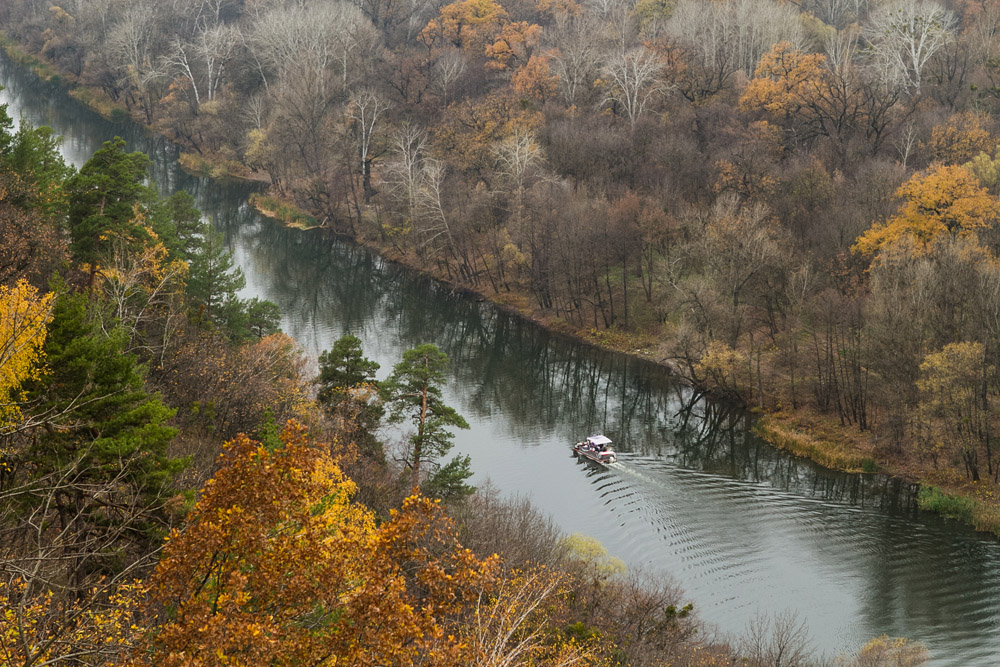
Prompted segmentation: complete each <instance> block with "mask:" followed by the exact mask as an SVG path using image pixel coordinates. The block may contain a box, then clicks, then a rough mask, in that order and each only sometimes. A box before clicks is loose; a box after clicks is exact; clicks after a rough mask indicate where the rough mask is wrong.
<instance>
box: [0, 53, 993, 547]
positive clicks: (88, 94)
mask: <svg viewBox="0 0 1000 667" xmlns="http://www.w3.org/2000/svg"><path fill="white" fill-rule="evenodd" d="M2 45H3V47H4V48H5V50H6V51H7V53H8V54H9V55H10V57H11V58H12V59H13V60H14V61H16V62H18V63H19V64H21V65H24V66H26V67H29V68H31V69H32V70H33V71H35V72H36V73H37V74H38V75H39V76H40V77H41V78H42V79H44V80H46V81H50V82H54V83H62V84H72V83H73V82H72V78H71V77H66V76H62V75H60V74H59V73H58V72H57V71H55V70H54V69H53V68H52V67H51V66H50V65H49V64H48V63H46V62H44V61H43V60H41V59H39V58H37V57H35V56H31V55H29V54H26V53H24V52H23V51H22V50H20V49H19V48H18V47H17V45H15V44H13V43H12V42H11V41H10V40H3V42H2ZM70 92H71V95H72V96H73V97H74V98H75V99H77V100H78V101H80V102H81V103H84V104H86V105H88V106H90V107H91V108H94V109H95V110H97V111H98V112H100V113H101V114H102V115H104V116H106V117H117V116H124V115H127V114H128V111H127V110H126V109H125V108H124V106H122V105H120V104H116V103H113V102H112V101H111V100H109V99H108V98H107V97H105V96H103V95H102V94H101V93H99V92H98V91H96V89H92V88H86V87H78V86H72V85H71V91H70ZM181 164H182V166H183V167H184V168H185V169H187V170H189V171H192V172H194V173H198V174H201V175H206V176H211V177H214V178H223V177H234V178H243V179H248V180H261V179H262V176H261V175H260V174H254V173H252V172H251V171H250V170H249V169H247V168H246V167H245V166H244V165H241V164H239V163H238V162H237V161H235V160H234V159H233V158H232V156H228V155H196V154H192V153H186V154H184V155H183V156H182V157H181ZM252 203H253V205H254V206H255V207H256V208H257V210H259V211H260V212H261V213H262V214H264V215H266V216H268V217H272V218H275V219H277V220H280V221H281V222H282V223H283V224H286V225H289V226H293V227H296V228H301V229H307V228H312V227H316V226H320V223H319V221H317V219H316V218H315V217H313V216H312V215H310V214H309V213H308V212H305V211H301V210H299V209H296V208H295V207H294V206H292V205H290V204H288V203H286V202H283V201H281V200H280V199H278V198H275V197H273V196H269V195H259V196H255V197H254V198H253V199H252ZM356 240H357V241H358V242H360V243H362V244H364V245H367V246H369V247H371V248H373V249H375V250H377V251H379V252H380V253H383V254H384V255H385V256H387V257H388V258H390V259H393V260H394V261H398V262H400V263H402V264H405V265H407V266H410V267H412V268H415V269H417V270H419V271H423V272H426V273H429V274H431V275H434V276H435V277H436V278H438V279H441V280H445V281H447V278H448V276H446V275H443V274H442V272H441V270H440V268H439V267H437V268H436V267H435V266H434V265H433V264H429V263H427V262H421V261H420V260H419V259H418V258H417V257H416V256H414V255H412V254H410V253H406V252H400V250H399V249H398V248H395V247H392V246H390V245H388V244H387V243H383V242H380V241H379V239H378V237H377V235H374V234H369V235H368V236H364V235H362V236H361V237H360V238H357V239H356ZM459 287H462V288H463V289H466V288H468V286H467V285H459ZM473 291H475V292H476V293H477V294H479V295H481V296H482V298H485V299H489V300H491V301H493V302H494V303H497V304H498V305H499V306H501V307H503V308H506V309H508V310H510V311H512V312H516V313H518V314H519V315H522V316H524V317H526V318H528V319H531V320H533V321H535V322H537V323H538V324H539V325H541V326H544V327H546V328H549V329H552V330H555V331H559V332H561V333H565V334H568V335H572V336H575V337H578V338H580V339H582V340H585V341H587V342H588V343H590V344H593V345H595V346H598V347H601V348H604V349H609V350H614V351H618V352H622V353H624V354H629V355H633V356H637V357H641V358H643V359H647V360H650V361H653V362H656V363H660V364H662V365H664V366H665V367H667V368H670V369H671V370H673V371H676V370H677V367H676V366H675V365H673V363H672V360H673V359H674V358H675V356H676V347H677V342H676V332H675V331H674V330H673V328H672V327H671V325H669V324H658V325H650V326H648V327H646V328H644V329H643V330H641V331H632V330H623V329H617V328H610V329H603V328H596V327H581V326H579V325H578V324H574V323H572V322H568V321H566V320H564V319H560V318H558V317H556V316H554V315H553V314H552V313H551V312H547V311H545V310H542V309H540V308H538V307H536V306H535V303H534V300H533V299H532V298H531V297H530V295H529V294H528V293H527V292H526V291H523V290H522V291H519V290H518V289H517V288H516V287H514V289H513V291H493V290H492V289H488V288H486V287H483V286H480V287H479V288H478V289H475V290H473ZM767 364H768V362H767V361H766V360H765V362H764V369H763V373H764V374H765V375H772V376H773V375H776V374H777V373H776V372H775V371H773V369H770V368H768V367H767ZM758 370H759V369H758ZM774 384H775V385H778V384H780V383H779V382H775V383H774ZM771 403H773V404H774V405H778V404H780V403H782V401H779V400H772V401H771ZM784 403H786V404H789V403H790V402H788V401H785V402H784ZM762 412H763V415H762V417H761V419H760V420H759V421H758V424H757V431H758V433H759V435H760V436H761V437H763V438H764V439H765V440H767V441H768V442H770V443H772V444H773V445H775V446H777V447H779V448H781V449H785V450H787V451H789V452H791V453H793V454H795V455H797V456H803V457H806V458H809V459H811V460H814V461H816V462H818V463H820V464H821V465H824V466H827V467H830V468H835V469H840V470H847V471H851V472H875V471H880V472H884V473H887V474H891V475H895V476H898V477H901V478H904V479H907V480H910V481H914V482H919V483H921V484H923V485H925V486H926V489H925V490H924V491H923V492H921V496H920V500H919V503H920V506H921V508H922V509H925V510H928V511H935V512H939V513H941V514H942V515H944V516H947V517H949V518H954V519H956V520H961V521H964V522H966V523H969V524H970V525H973V526H975V527H976V528H977V529H978V530H982V531H985V532H990V533H993V534H995V535H1000V489H998V487H997V485H995V484H992V483H989V482H983V481H979V482H966V481H964V480H963V479H962V478H961V477H960V476H959V475H958V474H957V473H955V472H954V471H951V470H945V469H937V468H934V467H929V464H927V463H926V462H922V461H918V460H914V459H913V458H912V456H913V455H911V456H910V457H909V458H907V457H905V456H903V455H902V454H898V453H894V452H892V451H885V449H884V447H882V446H881V444H880V443H879V442H878V441H877V439H876V438H875V437H874V435H872V433H871V432H861V431H859V430H858V429H857V428H856V427H854V426H844V425H841V424H840V423H839V422H838V420H836V419H835V418H832V417H829V416H828V415H824V414H822V413H819V412H817V411H815V410H810V409H809V408H808V407H803V408H799V409H796V410H794V411H788V410H785V409H782V408H780V407H774V408H772V407H765V408H763V409H762Z"/></svg>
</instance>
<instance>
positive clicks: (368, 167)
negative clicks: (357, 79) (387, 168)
mask: <svg viewBox="0 0 1000 667" xmlns="http://www.w3.org/2000/svg"><path fill="white" fill-rule="evenodd" d="M390 108H391V105H390V104H389V103H388V102H387V101H386V100H384V99H383V98H382V97H381V96H380V95H378V93H376V92H375V91H374V90H372V89H370V88H365V89H363V90H361V91H359V92H358V93H357V94H355V95H354V97H353V98H352V99H351V103H350V104H349V105H348V107H347V109H348V114H349V115H350V117H351V119H352V120H353V121H354V128H355V136H356V137H357V141H358V151H359V153H360V157H361V175H362V185H363V187H364V193H365V202H367V201H368V200H369V199H370V198H371V195H372V194H374V191H373V190H372V155H371V148H372V138H373V137H374V136H375V125H376V123H378V120H379V118H381V117H382V115H383V114H385V112H386V111H388V110H389V109H390Z"/></svg>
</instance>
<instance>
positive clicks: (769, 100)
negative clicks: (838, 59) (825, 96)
mask: <svg viewBox="0 0 1000 667" xmlns="http://www.w3.org/2000/svg"><path fill="white" fill-rule="evenodd" d="M825 62H826V57H825V56H823V55H821V54H818V53H804V52H802V51H799V50H797V49H795V48H794V47H793V46H792V45H791V44H790V43H789V42H779V43H777V44H775V45H774V46H773V47H772V48H771V50H770V51H768V52H767V53H765V54H764V56H763V57H762V58H761V59H760V63H759V64H758V65H757V69H756V71H755V72H754V78H753V80H752V81H750V83H749V84H748V85H747V87H746V90H744V91H743V95H742V96H741V97H740V107H741V108H742V109H743V110H744V111H749V110H755V109H763V110H764V111H767V112H768V113H770V114H772V115H775V116H779V117H788V116H791V115H792V114H794V113H797V112H799V111H800V110H801V109H802V108H803V107H805V106H808V105H810V104H813V103H815V102H816V101H817V99H818V97H819V94H820V89H821V87H822V86H823V85H824V82H823V78H824V75H825V72H826V70H825V69H824V64H825Z"/></svg>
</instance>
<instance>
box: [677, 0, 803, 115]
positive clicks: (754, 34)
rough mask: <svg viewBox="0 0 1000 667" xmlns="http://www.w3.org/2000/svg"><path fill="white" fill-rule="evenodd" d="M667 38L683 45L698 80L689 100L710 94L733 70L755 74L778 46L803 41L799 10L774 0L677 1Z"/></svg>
mask: <svg viewBox="0 0 1000 667" xmlns="http://www.w3.org/2000/svg"><path fill="white" fill-rule="evenodd" d="M666 34H667V36H668V37H671V38H672V39H673V41H674V42H675V43H677V44H678V45H679V46H681V47H683V48H684V50H685V51H686V53H687V54H688V60H689V62H690V63H691V65H692V66H693V67H694V68H695V70H696V72H697V75H698V77H699V78H700V79H701V81H700V82H699V83H698V84H696V85H697V87H699V88H700V89H701V90H696V91H693V92H692V93H689V94H690V95H692V96H696V97H697V96H703V95H708V94H713V93H714V92H717V91H718V90H719V89H721V88H722V87H723V86H724V85H725V84H726V82H727V81H728V80H729V78H730V77H731V76H732V75H733V74H735V73H736V72H742V73H743V74H744V75H746V76H747V77H750V76H752V75H753V72H754V69H755V68H756V67H757V62H758V61H759V60H760V57H761V56H762V55H763V54H764V53H766V52H767V51H768V50H769V49H770V48H771V46H772V45H774V44H775V43H777V42H790V43H791V44H793V45H795V46H798V45H800V44H801V42H802V25H801V22H800V21H799V13H798V11H797V10H796V9H795V8H794V7H793V6H792V5H791V4H790V3H779V2H776V0H717V1H716V2H702V0H679V2H678V3H677V5H676V6H675V7H674V11H673V14H672V15H671V17H670V20H669V21H667V24H666Z"/></svg>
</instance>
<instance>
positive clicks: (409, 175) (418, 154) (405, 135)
mask: <svg viewBox="0 0 1000 667" xmlns="http://www.w3.org/2000/svg"><path fill="white" fill-rule="evenodd" d="M392 147H393V154H394V156H393V159H392V160H390V161H389V163H388V164H387V165H386V169H385V176H384V181H385V182H386V183H387V184H388V185H389V192H390V194H392V195H393V196H395V197H396V198H398V199H401V200H403V201H404V202H405V205H406V212H407V220H408V221H411V222H412V221H413V219H414V218H415V216H416V208H417V199H418V196H419V190H420V178H421V169H420V164H421V162H422V161H423V159H424V152H425V150H426V148H427V132H426V131H424V130H423V129H422V128H419V127H417V126H415V125H410V124H404V125H403V126H402V127H401V128H400V129H399V130H398V131H397V132H396V134H395V137H394V138H393V141H392Z"/></svg>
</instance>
